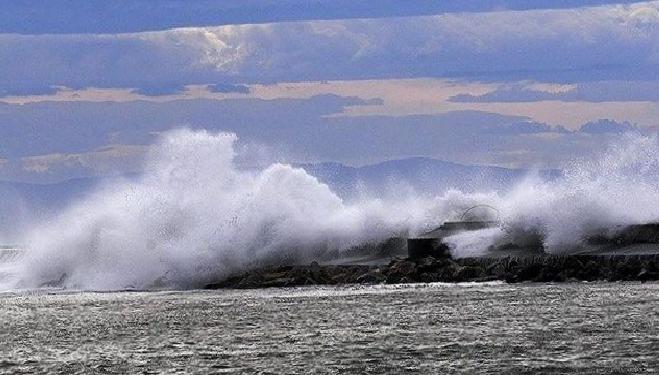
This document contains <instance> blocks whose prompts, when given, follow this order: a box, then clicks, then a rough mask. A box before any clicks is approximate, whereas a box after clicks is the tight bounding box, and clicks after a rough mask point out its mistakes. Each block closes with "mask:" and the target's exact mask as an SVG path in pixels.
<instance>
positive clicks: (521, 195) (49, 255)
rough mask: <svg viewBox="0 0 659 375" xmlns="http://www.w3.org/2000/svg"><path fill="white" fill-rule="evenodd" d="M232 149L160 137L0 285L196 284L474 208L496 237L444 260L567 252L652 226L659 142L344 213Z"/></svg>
mask: <svg viewBox="0 0 659 375" xmlns="http://www.w3.org/2000/svg"><path fill="white" fill-rule="evenodd" d="M235 142H236V136H235V135H233V134H229V133H219V134H213V133H208V132H205V131H196V132H194V131H190V130H185V129H183V130H175V131H171V132H168V133H166V134H164V135H163V136H162V137H161V139H160V141H159V142H158V143H157V144H155V145H154V146H152V148H151V152H150V156H149V158H148V161H147V163H146V168H145V170H146V171H147V172H145V173H144V174H143V175H142V176H140V177H139V178H137V179H134V180H124V181H119V182H117V183H114V184H112V185H111V186H106V187H104V188H103V189H100V190H99V191H97V192H95V193H94V194H92V195H90V196H89V197H87V198H85V199H83V200H81V201H79V202H76V203H75V204H74V205H73V206H71V207H69V208H68V209H66V210H64V211H63V212H61V213H60V214H59V215H58V216H57V217H56V218H55V219H53V220H50V221H48V222H45V223H41V224H38V225H33V226H31V227H30V228H29V230H27V231H26V234H25V235H24V236H23V237H22V241H21V243H22V244H23V246H24V247H25V250H24V252H25V254H24V256H22V257H21V259H20V261H19V262H15V263H13V264H12V265H11V269H9V270H7V269H4V270H1V269H0V274H2V273H3V272H4V273H11V274H12V275H14V276H15V277H12V278H5V279H4V280H5V281H2V280H0V289H10V288H34V287H39V286H40V285H43V283H45V282H48V281H51V280H62V281H63V282H64V285H65V286H67V287H72V288H82V289H120V288H125V287H129V286H130V287H135V288H150V287H154V286H164V287H174V288H190V287H199V286H202V285H204V283H207V282H211V281H215V280H218V279H220V278H222V277H224V276H227V275H228V274H230V273H231V272H236V271H240V270H242V269H244V268H245V267H250V266H255V265H258V264H264V263H269V262H276V261H285V262H295V261H311V260H313V259H315V258H316V257H319V256H322V255H325V254H328V253H332V254H334V253H339V254H340V252H341V251H342V250H345V249H347V248H349V247H350V246H353V245H358V244H362V243H364V242H368V241H379V240H383V239H386V238H388V237H389V236H392V235H397V234H400V233H406V232H409V233H411V234H418V233H420V232H422V231H423V230H427V229H431V228H432V227H434V226H436V225H438V224H441V222H443V221H444V220H449V219H453V220H454V219H457V218H458V217H459V216H460V214H461V213H462V212H463V211H464V210H465V209H467V208H469V207H471V206H474V205H478V204H489V205H492V206H495V207H498V208H499V210H500V211H501V216H502V219H503V221H504V222H505V223H506V229H505V230H485V231H481V232H478V233H473V234H465V235H460V236H455V237H454V238H451V239H450V243H451V245H452V246H453V247H454V249H453V254H454V256H457V257H461V256H474V255H480V254H482V252H483V251H485V249H487V248H488V246H490V245H492V244H495V243H497V242H500V241H501V238H502V237H503V236H510V235H511V233H512V234H513V237H517V238H518V239H522V240H523V238H524V236H525V233H533V234H535V233H538V234H539V235H540V236H541V237H542V239H543V241H544V245H545V248H546V251H549V252H560V251H566V250H570V249H575V248H578V247H579V246H580V244H581V243H582V241H583V239H584V237H585V236H586V235H587V234H588V233H589V232H591V231H592V230H594V229H597V228H600V227H613V226H614V225H616V224H632V223H642V222H648V221H656V220H657V219H659V183H658V182H659V178H658V176H659V152H658V150H659V147H658V145H657V138H656V137H643V136H638V135H637V136H626V137H625V138H624V139H623V140H622V141H621V142H620V143H619V144H618V145H617V146H615V147H614V148H612V149H611V150H610V151H609V152H608V153H607V154H605V155H604V156H603V157H601V158H600V159H598V160H596V161H591V162H579V163H574V165H572V166H570V168H567V169H566V171H565V175H564V177H562V178H559V179H556V180H554V181H550V182H548V181H545V180H543V179H540V178H532V177H529V178H528V179H526V180H525V181H523V182H522V183H521V184H519V185H518V186H517V187H516V188H514V189H512V190H511V191H510V192H508V193H506V194H502V195H500V194H497V193H481V194H464V193H461V192H459V191H456V190H450V191H448V192H446V193H445V194H443V195H442V196H439V197H435V198H419V197H417V196H415V195H414V194H412V195H410V196H409V197H401V196H399V197H397V198H396V199H395V200H390V199H388V200H384V199H367V198H363V199H359V200H355V201H354V202H351V203H347V202H344V201H343V200H342V199H341V198H339V197H338V196H337V195H336V194H335V193H333V192H332V191H331V190H330V188H329V187H328V186H327V185H325V184H323V183H321V182H319V181H318V180H317V179H316V178H314V177H312V176H310V175H308V174H307V173H306V172H305V171H304V170H302V169H296V168H292V167H290V166H288V165H284V164H272V165H270V166H269V167H267V168H265V169H262V170H259V171H244V170H240V169H238V168H237V167H236V166H235V164H234V157H235V151H234V150H235V149H234V143H235ZM515 233H517V234H515ZM63 275H65V276H66V277H62V276H63Z"/></svg>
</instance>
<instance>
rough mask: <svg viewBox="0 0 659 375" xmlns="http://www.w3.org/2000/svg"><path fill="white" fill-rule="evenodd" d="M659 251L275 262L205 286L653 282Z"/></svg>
mask: <svg viewBox="0 0 659 375" xmlns="http://www.w3.org/2000/svg"><path fill="white" fill-rule="evenodd" d="M658 266H659V255H656V254H652V255H626V256H590V255H560V256H556V255H542V256H534V257H506V258H462V259H451V258H447V257H439V258H435V257H432V256H427V257H423V258H416V259H413V258H394V259H393V260H391V262H389V263H388V264H386V265H380V266H372V265H320V264H318V263H317V262H312V263H311V264H310V265H294V266H272V267H265V268H259V269H253V270H250V271H247V272H244V273H241V274H236V275H233V276H230V277H228V278H227V279H225V280H222V281H220V282H217V283H212V284H208V285H206V288H208V289H218V288H239V289H241V288H242V289H247V288H268V287H292V286H302V285H323V284H324V285H337V284H396V283H418V282H481V281H494V280H502V281H506V282H509V283H517V282H527V281H531V282H565V281H642V282H645V281H652V280H659V267H658Z"/></svg>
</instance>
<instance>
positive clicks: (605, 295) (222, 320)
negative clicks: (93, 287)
mask: <svg viewBox="0 0 659 375" xmlns="http://www.w3.org/2000/svg"><path fill="white" fill-rule="evenodd" d="M658 320H659V284H656V283H655V284H624V283H602V284H561V285H547V284H536V285H534V284H528V285H506V284H488V285H484V284H480V285H441V284H432V285H405V286H396V285H389V286H371V287H363V286H354V287H309V288H298V289H269V290H251V291H234V290H224V291H187V292H120V293H89V292H85V293H62V292H58V293H54V294H47V293H45V292H38V293H25V292H23V293H6V294H2V295H0V323H1V324H0V327H1V331H0V344H1V346H0V372H5V373H35V372H48V373H76V372H77V373H94V372H98V373H107V372H111V373H126V372H128V373H135V372H152V373H160V372H171V373H176V372H179V373H189V372H199V373H233V372H235V373H238V372H245V373H259V372H260V373H291V372H293V373H317V372H323V373H324V372H327V373H346V372H350V373H359V372H378V373H398V374H399V373H418V372H425V373H475V372H477V373H528V374H537V373H556V374H559V373H566V372H567V373H570V372H574V373H582V374H588V373H602V374H618V373H655V372H656V371H657V369H658V368H659V354H658V350H659V325H658V323H657V321H658Z"/></svg>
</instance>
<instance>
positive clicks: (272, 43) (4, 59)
mask: <svg viewBox="0 0 659 375" xmlns="http://www.w3.org/2000/svg"><path fill="white" fill-rule="evenodd" d="M658 14H659V3H657V2H651V3H642V4H635V5H631V6H620V5H614V6H603V7H594V8H579V9H570V10H530V11H502V12H493V13H477V14H468V13H464V14H447V15H442V16H426V17H404V18H390V19H361V20H334V21H311V22H293V23H276V24H265V25H239V26H222V27H209V28H183V29H173V30H167V31H158V32H146V33H133V34H116V35H111V34H104V35H93V34H86V35H38V36H34V35H32V36H30V35H16V34H4V35H0V71H2V72H3V82H2V83H0V86H2V87H0V91H4V92H5V93H11V92H12V91H15V92H24V91H25V90H27V89H30V88H34V89H35V90H36V89H39V90H42V91H43V90H44V87H48V86H53V85H62V86H67V87H90V86H93V87H126V88H131V87H136V88H141V87H149V86H156V87H158V88H166V87H167V85H171V86H172V87H180V86H182V85H186V84H195V83H196V84H210V83H217V82H228V83H231V82H234V83H236V82H238V83H241V82H275V81H301V80H326V79H357V78H369V77H382V78H387V77H458V78H470V79H480V80H499V81H507V80H519V79H532V80H536V81H555V82H572V81H579V80H599V79H645V78H647V77H648V76H656V71H657V69H658V68H659V67H658V66H657V64H659V59H658V57H659V16H658Z"/></svg>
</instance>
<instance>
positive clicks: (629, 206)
mask: <svg viewBox="0 0 659 375" xmlns="http://www.w3.org/2000/svg"><path fill="white" fill-rule="evenodd" d="M494 205H495V206H497V207H498V208H499V209H500V210H501V213H502V219H503V229H502V230H498V231H497V230H495V231H492V230H487V231H484V232H483V231H479V232H476V233H465V234H463V235H460V236H454V237H453V238H451V244H452V246H453V252H454V255H455V256H468V255H470V254H477V253H479V252H480V253H482V252H483V251H485V250H487V248H488V247H489V246H490V245H497V244H502V243H505V242H512V243H517V244H518V245H520V246H522V247H524V246H526V245H528V243H529V242H533V241H534V240H538V238H539V239H540V241H542V242H543V245H544V250H545V251H546V252H550V253H565V252H568V253H569V252H577V251H580V250H582V249H583V247H584V245H585V242H586V239H587V238H588V237H589V236H592V235H593V234H595V233H601V231H602V230H604V231H610V232H611V231H615V230H617V229H618V228H620V227H621V226H625V225H630V224H642V223H648V222H657V221H659V144H658V140H657V136H656V135H655V136H642V135H639V134H633V133H631V134H626V135H624V136H621V139H620V140H619V141H618V142H616V143H615V144H613V145H611V147H610V148H609V149H608V151H607V152H605V153H604V154H601V155H597V156H596V157H594V158H591V159H583V160H578V161H574V162H573V163H572V164H571V165H569V166H567V167H566V169H565V170H564V176H563V177H562V178H559V179H556V180H553V181H546V180H544V179H541V178H539V177H537V176H529V177H528V178H526V179H525V180H523V181H522V182H521V183H520V184H518V185H517V186H516V187H515V188H513V189H512V190H511V191H509V192H507V193H506V194H503V195H502V197H501V198H500V199H499V200H498V201H497V202H496V203H494ZM476 249H478V250H476Z"/></svg>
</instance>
